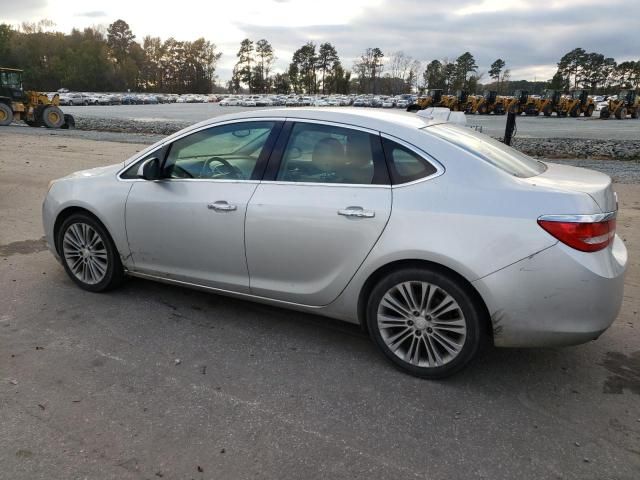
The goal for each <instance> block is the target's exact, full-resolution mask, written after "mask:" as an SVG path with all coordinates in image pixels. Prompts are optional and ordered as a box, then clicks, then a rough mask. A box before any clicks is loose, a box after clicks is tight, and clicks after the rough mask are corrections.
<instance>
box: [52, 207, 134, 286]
mask: <svg viewBox="0 0 640 480" xmlns="http://www.w3.org/2000/svg"><path fill="white" fill-rule="evenodd" d="M57 244H58V251H59V253H60V257H61V258H62V264H63V266H64V269H65V271H66V272H67V274H68V275H69V277H70V278H71V280H73V281H74V282H75V283H76V284H77V285H78V286H80V287H81V288H83V289H85V290H88V291H90V292H103V291H106V290H110V289H112V288H115V287H117V286H119V285H120V284H121V283H122V281H123V278H124V270H123V268H122V263H121V261H120V257H119V254H118V252H117V250H116V248H115V245H114V244H113V241H112V240H111V237H110V236H109V234H108V233H107V231H106V229H105V228H104V227H103V226H102V224H100V222H98V221H97V220H96V219H94V218H93V217H92V216H90V215H87V214H84V213H77V214H74V215H71V216H70V217H69V218H67V219H66V220H65V221H64V222H63V223H62V225H61V227H60V229H59V231H58V239H57Z"/></svg>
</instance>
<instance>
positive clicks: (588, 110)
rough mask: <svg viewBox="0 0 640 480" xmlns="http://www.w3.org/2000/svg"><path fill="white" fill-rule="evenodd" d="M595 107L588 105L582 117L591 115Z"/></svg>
mask: <svg viewBox="0 0 640 480" xmlns="http://www.w3.org/2000/svg"><path fill="white" fill-rule="evenodd" d="M595 108H596V107H594V106H593V105H589V106H588V107H587V110H586V111H585V112H584V116H585V117H590V116H592V115H593V111H594V110H595Z"/></svg>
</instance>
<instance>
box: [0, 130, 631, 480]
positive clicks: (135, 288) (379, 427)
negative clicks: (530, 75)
mask: <svg viewBox="0 0 640 480" xmlns="http://www.w3.org/2000/svg"><path fill="white" fill-rule="evenodd" d="M40 132H46V131H45V130H41V131H40ZM0 144H2V146H3V148H2V149H1V150H0V170H1V171H2V175H1V176H0V225H2V228H0V285H1V286H2V288H1V289H0V305H1V306H2V308H0V478H2V479H7V480H51V479H69V480H71V479H91V480H98V479H100V480H102V479H113V480H129V479H131V480H142V479H145V480H146V479H160V478H164V479H172V480H173V479H198V480H201V479H221V480H224V479H230V480H243V479H250V478H251V479H255V478H260V479H271V478H273V479H278V480H288V479H291V480H294V479H296V480H297V479H309V480H312V479H316V478H317V479H324V478H329V479H332V480H338V479H345V480H347V479H348V480H353V479H363V480H364V479H367V480H372V479H378V478H379V479H397V478H403V479H414V478H415V479H422V480H440V479H452V480H453V479H455V480H457V479H465V480H466V479H492V480H503V479H504V480H510V479H514V478H520V479H545V480H546V479H563V480H573V479H575V480H602V479H607V480H637V479H638V478H640V452H639V448H638V445H640V409H639V401H638V399H639V398H640V350H639V347H638V345H640V323H639V321H638V312H639V311H640V266H639V265H638V258H639V256H638V255H637V254H638V252H639V251H640V229H639V227H638V225H640V186H639V185H617V186H616V190H617V191H618V193H619V194H620V202H621V203H620V207H621V210H620V215H619V218H618V231H619V233H620V235H621V237H622V238H623V239H624V241H625V242H626V244H627V248H628V249H629V259H630V264H629V271H628V274H627V277H626V283H625V297H624V302H623V306H622V310H621V312H620V316H619V317H618V319H617V320H616V321H615V322H614V324H613V325H612V327H611V328H610V329H609V330H608V331H607V332H605V333H604V334H603V335H602V337H601V338H600V339H598V340H597V341H596V342H590V343H588V344H585V345H580V346H576V347H570V348H563V349H533V350H520V349H502V350H498V349H489V351H487V352H486V353H485V354H484V355H483V356H481V357H480V358H479V359H478V361H477V362H475V363H474V364H473V365H472V366H470V368H468V369H466V370H465V371H463V372H461V373H460V374H459V375H457V376H456V377H454V378H452V379H449V380H447V381H438V382H429V381H422V380H419V379H416V378H413V377H409V376H408V375H405V374H403V373H401V372H398V371H397V370H396V369H394V368H393V367H391V366H390V365H389V364H388V363H387V362H386V361H385V360H383V359H382V358H381V356H380V355H379V354H378V353H377V352H376V351H375V348H374V346H373V345H372V344H371V342H370V341H369V339H368V338H367V337H366V336H365V335H363V334H362V332H361V331H360V330H359V329H358V328H357V327H355V326H353V325H347V324H344V323H340V322H336V321H332V320H328V319H324V318H319V317H315V316H312V315H306V314H301V313H298V312H293V311H288V310H282V309H278V308H271V307H266V306H262V305H258V304H253V303H250V302H241V301H238V300H233V299H229V298H225V297H221V296H216V295H212V294H205V293H201V292H197V291H192V290H187V289H183V288H178V287H173V286H168V285H163V284H158V283H153V282H149V281H143V280H137V279H132V280H131V281H129V282H127V283H126V284H125V285H124V287H123V288H121V289H119V290H116V291H114V292H110V293H108V294H91V293H88V292H85V291H82V290H80V289H78V288H77V287H76V286H75V285H74V284H73V283H72V282H71V280H70V279H69V278H68V277H67V276H66V275H65V273H64V271H63V269H62V267H61V266H60V265H59V264H58V263H56V261H55V260H54V258H53V256H52V255H51V254H50V253H49V252H48V251H46V249H45V246H44V244H43V241H42V224H41V219H40V209H41V202H42V197H43V195H44V192H45V191H46V186H47V183H48V181H49V180H50V179H53V178H58V177H60V176H63V175H66V174H68V173H70V172H72V171H75V170H78V169H82V168H90V167H93V166H99V165H105V164H109V163H115V162H118V161H121V160H122V159H124V158H126V157H127V156H129V155H131V154H132V153H134V152H135V151H136V150H139V149H141V148H142V147H143V145H139V144H135V143H118V142H115V143H114V142H98V141H95V140H87V139H83V138H74V137H71V136H68V135H58V134H57V132H56V133H55V134H54V135H48V134H45V135H37V134H34V132H33V131H32V132H31V133H29V134H26V135H21V134H19V133H17V132H16V131H15V130H1V131H0ZM635 327H638V328H635Z"/></svg>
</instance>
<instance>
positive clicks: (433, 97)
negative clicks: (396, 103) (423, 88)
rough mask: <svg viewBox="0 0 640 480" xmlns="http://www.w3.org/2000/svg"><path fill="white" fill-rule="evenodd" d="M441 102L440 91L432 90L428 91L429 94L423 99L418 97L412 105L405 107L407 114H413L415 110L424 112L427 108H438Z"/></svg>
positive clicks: (437, 89)
mask: <svg viewBox="0 0 640 480" xmlns="http://www.w3.org/2000/svg"><path fill="white" fill-rule="evenodd" d="M441 101H442V90H441V89H439V88H434V89H432V90H429V93H428V94H427V95H426V96H424V97H419V98H418V99H417V100H416V101H415V102H414V103H412V104H411V105H409V106H408V107H407V112H415V111H417V110H424V109H425V108H429V107H440V106H441V105H440V102H441Z"/></svg>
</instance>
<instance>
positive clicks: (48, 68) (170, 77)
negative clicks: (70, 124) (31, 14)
mask: <svg viewBox="0 0 640 480" xmlns="http://www.w3.org/2000/svg"><path fill="white" fill-rule="evenodd" d="M52 27H53V23H52V22H50V21H48V20H42V21H40V22H38V23H23V24H22V26H21V27H20V28H19V29H14V28H13V27H11V26H10V25H7V24H0V66H3V67H14V68H21V69H23V70H24V77H23V81H24V86H25V88H27V89H35V90H44V91H50V90H57V89H59V88H62V87H64V88H68V89H71V90H80V91H126V90H133V91H149V92H167V93H169V92H170V93H187V92H188V93H208V92H211V90H212V88H213V86H214V84H215V80H216V76H215V68H216V62H217V61H218V59H219V58H220V55H221V53H220V52H218V50H217V48H216V45H215V44H213V43H211V42H209V41H207V40H205V39H204V38H199V39H197V40H194V41H180V40H176V39H175V38H173V37H171V38H168V39H167V40H165V41H161V40H160V38H158V37H151V36H146V37H144V38H143V39H142V43H139V42H137V41H136V37H135V35H134V34H133V32H132V31H131V28H130V27H129V25H128V24H127V23H126V22H125V21H124V20H116V21H115V22H113V23H112V24H110V25H109V26H108V27H107V28H106V30H103V29H102V28H100V27H96V28H85V29H84V30H82V31H81V30H78V29H73V30H72V31H71V33H70V34H64V33H61V32H55V31H51V28H52Z"/></svg>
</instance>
